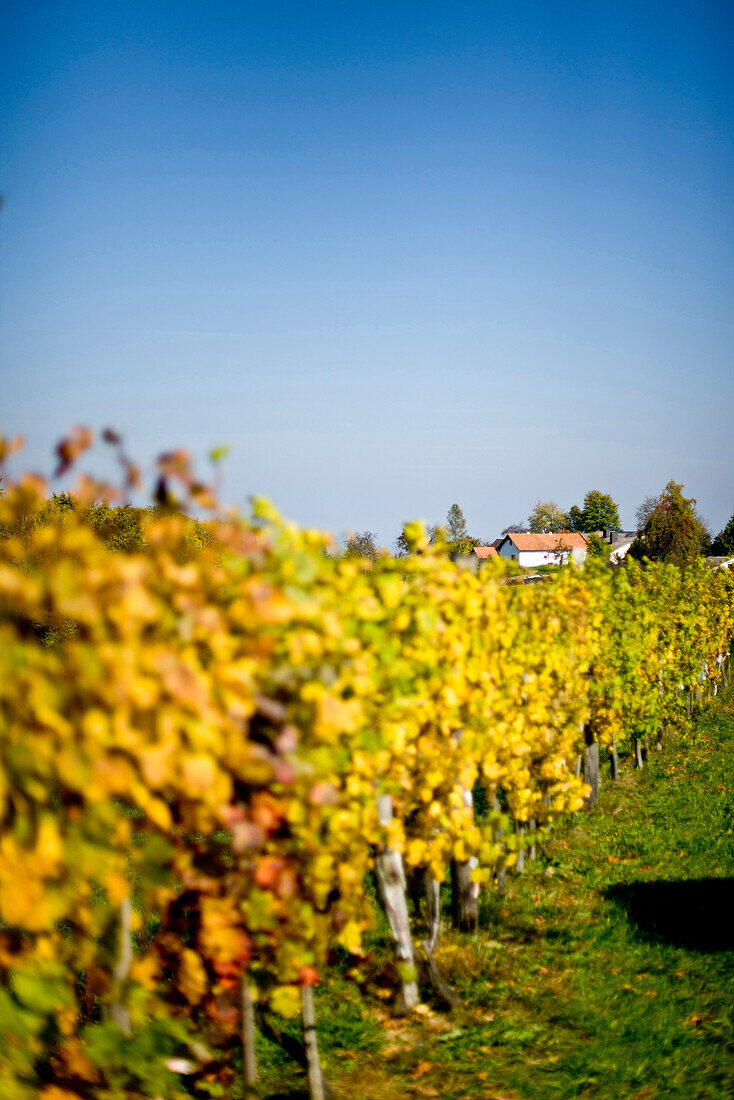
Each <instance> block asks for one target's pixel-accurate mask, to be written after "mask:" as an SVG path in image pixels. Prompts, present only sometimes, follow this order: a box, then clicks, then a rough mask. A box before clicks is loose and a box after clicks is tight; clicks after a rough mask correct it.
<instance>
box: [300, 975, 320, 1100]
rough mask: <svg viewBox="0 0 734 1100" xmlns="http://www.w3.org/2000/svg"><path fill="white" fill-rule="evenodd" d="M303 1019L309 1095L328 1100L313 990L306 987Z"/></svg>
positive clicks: (302, 998) (313, 1099) (312, 1098)
mask: <svg viewBox="0 0 734 1100" xmlns="http://www.w3.org/2000/svg"><path fill="white" fill-rule="evenodd" d="M301 1006H302V1011H301V1019H302V1022H303V1045H304V1047H305V1048H306V1072H307V1074H308V1095H309V1096H310V1098H311V1100H326V1092H325V1090H324V1078H323V1075H322V1073H321V1062H320V1061H319V1044H318V1038H317V1036H316V1009H315V1008H314V1003H313V989H312V988H311V986H310V985H304V987H303V989H302V990H301Z"/></svg>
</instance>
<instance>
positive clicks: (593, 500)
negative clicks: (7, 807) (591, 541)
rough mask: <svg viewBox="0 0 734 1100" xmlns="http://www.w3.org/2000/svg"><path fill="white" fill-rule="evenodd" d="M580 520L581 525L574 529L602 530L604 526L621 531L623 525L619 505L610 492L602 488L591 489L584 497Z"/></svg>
mask: <svg viewBox="0 0 734 1100" xmlns="http://www.w3.org/2000/svg"><path fill="white" fill-rule="evenodd" d="M571 511H572V512H573V511H574V509H573V508H572V509H571ZM574 518H575V517H574ZM579 521H580V523H581V527H574V528H573V530H574V531H602V530H603V529H604V528H608V529H611V530H613V531H619V529H620V527H621V526H622V524H621V523H620V521H619V510H618V509H617V505H616V504H615V503H614V501H613V499H612V498H611V497H610V495H609V493H602V492H601V490H600V489H590V490H589V492H588V493H587V494H586V496H585V497H584V506H583V508H582V509H581V515H580V517H579Z"/></svg>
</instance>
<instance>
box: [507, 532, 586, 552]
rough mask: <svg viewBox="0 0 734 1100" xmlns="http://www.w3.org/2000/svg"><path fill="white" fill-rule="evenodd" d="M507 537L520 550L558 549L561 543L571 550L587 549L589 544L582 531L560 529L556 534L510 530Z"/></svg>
mask: <svg viewBox="0 0 734 1100" xmlns="http://www.w3.org/2000/svg"><path fill="white" fill-rule="evenodd" d="M507 538H508V539H510V541H511V542H512V544H513V545H514V546H516V547H517V549H518V550H536V551H538V550H540V551H543V550H544V551H548V550H557V549H558V547H559V546H560V545H561V544H562V545H563V547H564V548H567V549H569V550H585V549H586V547H587V545H588V544H587V542H586V539H585V538H584V536H583V535H582V534H581V532H580V531H559V532H557V533H556V534H546V535H532V534H530V532H527V533H525V532H522V531H510V533H509V534H508V535H507Z"/></svg>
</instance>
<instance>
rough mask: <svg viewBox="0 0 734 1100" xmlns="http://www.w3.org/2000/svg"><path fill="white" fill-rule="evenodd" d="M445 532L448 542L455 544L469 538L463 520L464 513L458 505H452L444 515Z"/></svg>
mask: <svg viewBox="0 0 734 1100" xmlns="http://www.w3.org/2000/svg"><path fill="white" fill-rule="evenodd" d="M446 530H447V531H448V537H449V542H457V541H459V540H460V539H466V538H468V537H469V531H468V528H467V526H466V520H465V519H464V513H463V512H462V510H461V508H460V507H459V505H458V504H452V505H451V507H450V508H449V510H448V513H447V515H446Z"/></svg>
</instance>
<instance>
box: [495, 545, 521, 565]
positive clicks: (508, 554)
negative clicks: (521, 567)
mask: <svg viewBox="0 0 734 1100" xmlns="http://www.w3.org/2000/svg"><path fill="white" fill-rule="evenodd" d="M497 553H498V554H499V556H500V557H501V558H506V559H507V561H512V559H513V556H514V559H515V561H517V550H516V549H515V547H514V546H513V545H512V543H511V542H510V541H509V540H506V541H505V542H504V543H503V544H502V546H501V548H500V549H499V550H498V551H497Z"/></svg>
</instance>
